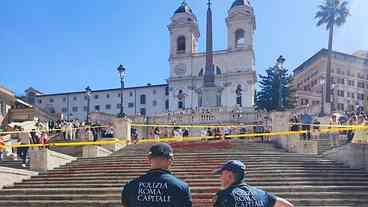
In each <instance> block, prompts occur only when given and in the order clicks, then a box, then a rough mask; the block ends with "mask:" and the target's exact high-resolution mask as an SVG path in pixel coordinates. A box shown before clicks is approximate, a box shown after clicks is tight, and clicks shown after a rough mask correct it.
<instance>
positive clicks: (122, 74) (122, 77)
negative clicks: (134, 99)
mask: <svg viewBox="0 0 368 207" xmlns="http://www.w3.org/2000/svg"><path fill="white" fill-rule="evenodd" d="M117 70H118V73H119V78H120V86H121V87H120V113H119V117H120V118H124V117H125V114H124V108H123V101H124V99H123V90H124V80H125V76H126V69H125V68H124V66H122V65H119V67H118V69H117Z"/></svg>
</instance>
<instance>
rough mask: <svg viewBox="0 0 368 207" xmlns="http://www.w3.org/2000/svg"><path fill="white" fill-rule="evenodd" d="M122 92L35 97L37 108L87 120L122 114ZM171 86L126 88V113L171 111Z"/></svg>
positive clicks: (112, 90)
mask: <svg viewBox="0 0 368 207" xmlns="http://www.w3.org/2000/svg"><path fill="white" fill-rule="evenodd" d="M120 95H121V90H120V88H116V89H106V90H95V91H92V93H91V95H90V96H88V95H87V93H86V92H85V91H78V92H71V93H59V94H42V95H37V96H36V97H35V102H34V103H33V104H35V105H36V106H38V107H40V108H42V109H44V110H46V111H48V112H49V113H51V114H59V115H60V116H61V117H60V118H62V119H67V120H70V119H79V120H86V118H87V111H88V99H89V112H104V113H109V114H113V115H118V114H119V113H120V102H121V100H120V99H121V97H120ZM168 105H169V103H168V85H167V84H162V85H147V86H140V87H131V88H125V89H124V90H123V108H124V113H126V114H127V115H129V116H134V115H140V114H141V115H146V116H152V115H154V114H158V113H163V112H166V111H168V107H169V106H168Z"/></svg>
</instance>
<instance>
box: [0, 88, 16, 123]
mask: <svg viewBox="0 0 368 207" xmlns="http://www.w3.org/2000/svg"><path fill="white" fill-rule="evenodd" d="M15 102H16V97H15V94H14V93H13V92H12V91H10V90H9V89H7V88H5V87H3V86H0V126H1V125H2V123H3V121H4V119H5V118H6V116H7V114H8V113H9V111H10V109H11V108H12V107H13V106H14V105H15Z"/></svg>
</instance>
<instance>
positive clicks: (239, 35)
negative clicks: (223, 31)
mask: <svg viewBox="0 0 368 207" xmlns="http://www.w3.org/2000/svg"><path fill="white" fill-rule="evenodd" d="M244 44H245V32H244V30H242V29H238V30H236V32H235V47H243V46H244Z"/></svg>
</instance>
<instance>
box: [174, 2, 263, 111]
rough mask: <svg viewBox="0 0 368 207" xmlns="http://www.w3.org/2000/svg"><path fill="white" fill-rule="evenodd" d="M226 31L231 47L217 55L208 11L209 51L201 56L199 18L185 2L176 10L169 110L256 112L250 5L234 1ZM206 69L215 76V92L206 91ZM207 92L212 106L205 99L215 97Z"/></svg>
mask: <svg viewBox="0 0 368 207" xmlns="http://www.w3.org/2000/svg"><path fill="white" fill-rule="evenodd" d="M226 26H227V37H228V40H227V48H226V49H224V50H221V51H213V49H212V48H213V46H212V41H213V34H212V11H211V7H210V6H209V7H208V10H207V31H206V32H207V33H206V51H205V52H198V49H197V46H198V41H199V37H200V31H199V28H198V20H197V18H196V16H195V14H194V13H193V12H192V10H191V8H190V7H189V5H188V4H186V3H185V2H184V3H183V4H182V5H181V6H180V7H179V8H178V9H177V10H176V11H175V14H174V15H173V17H172V18H171V23H170V25H169V26H168V28H169V32H170V56H169V62H170V77H169V79H168V84H169V90H170V97H169V102H170V110H171V111H176V110H180V109H184V108H191V109H195V108H202V107H223V108H234V107H239V108H252V107H253V105H254V95H255V84H256V70H255V52H254V33H255V29H256V23H255V15H254V11H253V8H252V6H251V5H250V3H249V1H244V0H236V1H235V2H234V3H233V4H232V6H231V8H230V9H229V11H228V17H227V18H226ZM209 56H210V57H209ZM208 59H210V60H208ZM208 61H210V62H208ZM208 67H210V68H208ZM208 70H210V71H211V73H212V74H213V76H214V77H212V79H214V84H213V83H212V84H213V89H214V91H211V90H210V89H209V88H208V87H206V83H205V79H206V71H208ZM207 77H208V76H207ZM210 79H211V78H210ZM206 93H213V94H214V97H213V98H212V99H213V100H212V101H205V99H206V96H211V95H209V94H206ZM215 96H216V97H215ZM207 99H211V98H210V97H207ZM205 102H207V103H205ZM209 102H211V103H209Z"/></svg>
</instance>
